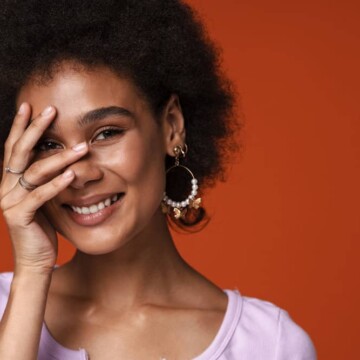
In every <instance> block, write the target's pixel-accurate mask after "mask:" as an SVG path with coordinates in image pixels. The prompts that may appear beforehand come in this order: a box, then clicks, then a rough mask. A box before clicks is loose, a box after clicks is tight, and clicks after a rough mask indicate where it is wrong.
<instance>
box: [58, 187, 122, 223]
mask: <svg viewBox="0 0 360 360" xmlns="http://www.w3.org/2000/svg"><path fill="white" fill-rule="evenodd" d="M123 197H124V193H117V194H106V195H102V196H92V197H88V198H86V199H78V200H74V201H72V202H71V203H68V204H64V205H63V206H64V207H65V208H66V209H67V211H68V213H69V215H70V217H71V218H72V219H73V220H74V221H75V222H76V223H77V224H79V225H85V226H89V225H97V224H99V223H101V222H103V221H104V220H106V219H107V218H108V217H109V216H110V215H111V214H112V213H113V212H114V211H115V210H116V209H117V208H118V207H119V206H120V203H121V202H122V201H121V200H122V198H123Z"/></svg>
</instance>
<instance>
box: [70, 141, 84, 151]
mask: <svg viewBox="0 0 360 360" xmlns="http://www.w3.org/2000/svg"><path fill="white" fill-rule="evenodd" d="M72 149H73V150H74V151H76V152H79V151H82V150H85V149H86V142H82V143H80V144H77V145H74V146H73V147H72Z"/></svg>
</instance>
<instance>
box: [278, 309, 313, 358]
mask: <svg viewBox="0 0 360 360" xmlns="http://www.w3.org/2000/svg"><path fill="white" fill-rule="evenodd" d="M275 359H276V360H316V359H317V355H316V350H315V347H314V344H313V342H312V340H311V339H310V337H309V335H308V334H307V333H306V332H305V331H304V330H303V329H302V328H301V327H300V326H299V325H297V324H296V323H295V322H294V321H293V320H292V319H291V317H290V316H289V314H288V313H287V312H286V311H285V310H282V309H280V312H279V322H278V338H277V344H276V356H275Z"/></svg>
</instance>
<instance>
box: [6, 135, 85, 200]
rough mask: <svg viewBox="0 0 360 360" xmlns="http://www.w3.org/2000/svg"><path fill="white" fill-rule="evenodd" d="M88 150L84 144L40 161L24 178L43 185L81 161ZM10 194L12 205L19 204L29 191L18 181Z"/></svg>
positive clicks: (28, 181) (33, 165)
mask: <svg viewBox="0 0 360 360" xmlns="http://www.w3.org/2000/svg"><path fill="white" fill-rule="evenodd" d="M88 150H89V148H88V146H87V143H86V142H83V143H80V144H77V145H75V146H73V147H72V148H71V149H68V150H64V151H62V152H60V153H58V154H55V155H52V156H49V157H47V158H45V159H42V160H38V161H36V162H34V163H33V164H32V165H31V166H30V167H29V168H28V169H27V170H26V172H25V173H24V175H23V178H24V179H25V180H26V182H27V183H29V184H32V185H35V186H40V185H43V184H44V183H46V182H48V181H50V180H51V179H52V178H54V177H55V176H57V175H58V174H59V173H60V172H61V171H63V169H64V168H66V167H67V166H69V165H71V164H72V163H74V162H75V161H77V160H79V159H80V158H81V157H82V156H84V155H85V154H86V153H87V152H88ZM9 192H10V193H11V195H12V204H17V203H18V202H20V201H21V200H22V198H23V197H24V196H26V195H27V194H28V190H26V189H24V188H23V187H22V186H21V185H20V184H19V181H17V184H16V186H15V187H13V188H11V189H10V190H9Z"/></svg>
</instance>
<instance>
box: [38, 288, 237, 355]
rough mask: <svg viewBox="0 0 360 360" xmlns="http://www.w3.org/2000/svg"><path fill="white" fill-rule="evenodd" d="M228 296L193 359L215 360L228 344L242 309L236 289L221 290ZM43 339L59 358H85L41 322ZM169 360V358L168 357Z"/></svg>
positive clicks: (82, 351)
mask: <svg viewBox="0 0 360 360" xmlns="http://www.w3.org/2000/svg"><path fill="white" fill-rule="evenodd" d="M223 291H224V292H225V294H226V295H227V297H228V304H227V307H226V310H225V315H224V318H223V321H222V323H221V325H220V328H219V330H218V332H217V333H216V335H215V337H214V339H213V341H212V342H211V343H210V345H209V346H208V347H207V348H206V349H205V350H204V351H203V352H202V353H201V354H200V355H198V356H196V357H195V358H193V360H215V359H217V358H218V357H219V356H220V355H221V354H222V353H223V352H224V350H225V349H226V347H227V345H228V344H229V342H230V340H231V338H232V336H233V334H234V331H235V329H236V327H237V324H238V323H239V321H240V317H241V310H242V297H241V294H240V292H239V291H238V290H237V289H236V290H230V289H225V290H223ZM43 336H44V338H43V341H44V343H43V344H44V346H45V348H46V349H48V351H49V350H50V349H51V352H54V350H55V352H56V354H57V355H60V358H62V359H63V358H64V359H66V358H69V359H71V358H73V359H87V358H88V356H87V353H86V350H85V349H79V350H73V349H69V348H66V347H64V346H63V345H61V344H60V343H59V342H57V341H56V340H55V338H54V337H53V336H52V335H51V333H50V330H49V329H48V327H47V326H46V323H45V322H44V323H43ZM169 360H171V359H169Z"/></svg>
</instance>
